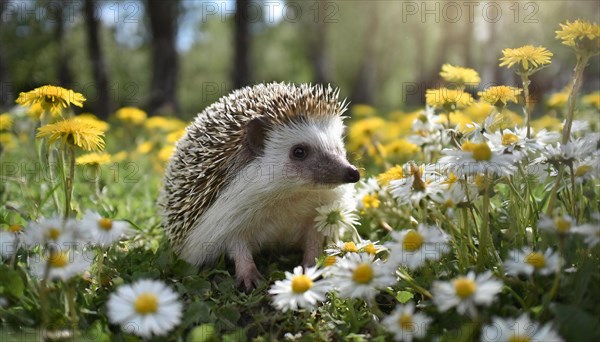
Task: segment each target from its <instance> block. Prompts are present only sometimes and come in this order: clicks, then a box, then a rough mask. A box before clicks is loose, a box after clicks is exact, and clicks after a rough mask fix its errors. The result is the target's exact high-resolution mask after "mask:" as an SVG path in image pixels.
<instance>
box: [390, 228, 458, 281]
mask: <svg viewBox="0 0 600 342" xmlns="http://www.w3.org/2000/svg"><path fill="white" fill-rule="evenodd" d="M449 240H450V238H449V236H448V234H446V233H444V232H443V231H442V230H441V229H439V228H438V227H434V226H427V225H425V224H419V226H418V227H417V229H416V230H414V229H406V230H402V231H395V232H392V241H391V242H388V243H386V244H385V246H386V247H387V248H389V250H390V256H389V258H388V263H389V264H390V265H394V268H396V267H397V266H400V265H404V266H406V267H408V268H410V269H413V270H414V269H417V268H419V267H421V266H423V265H424V264H425V261H427V260H439V259H440V258H441V257H442V254H445V253H448V251H449V247H448V241H449Z"/></svg>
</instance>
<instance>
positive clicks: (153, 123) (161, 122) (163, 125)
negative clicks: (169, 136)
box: [144, 116, 186, 132]
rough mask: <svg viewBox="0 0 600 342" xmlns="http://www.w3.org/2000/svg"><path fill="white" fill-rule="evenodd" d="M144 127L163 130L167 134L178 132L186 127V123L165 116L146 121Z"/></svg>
mask: <svg viewBox="0 0 600 342" xmlns="http://www.w3.org/2000/svg"><path fill="white" fill-rule="evenodd" d="M144 126H145V127H146V128H148V129H150V130H161V131H166V132H172V131H176V130H178V129H181V128H183V127H185V126H186V124H185V122H183V121H181V120H179V119H175V118H166V117H164V116H153V117H151V118H148V120H146V121H144Z"/></svg>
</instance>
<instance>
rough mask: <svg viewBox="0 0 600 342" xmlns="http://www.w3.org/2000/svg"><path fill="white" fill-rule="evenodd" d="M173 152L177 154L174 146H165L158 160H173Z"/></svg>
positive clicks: (159, 153)
mask: <svg viewBox="0 0 600 342" xmlns="http://www.w3.org/2000/svg"><path fill="white" fill-rule="evenodd" d="M173 152H175V146H173V145H168V146H165V147H163V148H161V149H160V151H159V152H158V159H160V160H161V161H163V162H166V161H169V158H171V155H172V154H173Z"/></svg>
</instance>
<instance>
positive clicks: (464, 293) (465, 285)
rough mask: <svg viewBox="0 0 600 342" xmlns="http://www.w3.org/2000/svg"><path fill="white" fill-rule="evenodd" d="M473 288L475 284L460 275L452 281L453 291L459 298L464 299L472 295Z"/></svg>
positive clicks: (475, 288)
mask: <svg viewBox="0 0 600 342" xmlns="http://www.w3.org/2000/svg"><path fill="white" fill-rule="evenodd" d="M475 290H477V284H476V283H475V281H473V280H471V279H469V278H465V277H462V278H458V279H456V280H455V281H454V291H456V295H457V296H459V297H460V298H463V299H464V298H468V297H470V296H472V295H473V293H475Z"/></svg>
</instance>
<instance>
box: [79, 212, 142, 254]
mask: <svg viewBox="0 0 600 342" xmlns="http://www.w3.org/2000/svg"><path fill="white" fill-rule="evenodd" d="M79 225H80V226H81V227H82V228H83V229H85V230H87V231H89V232H90V234H91V238H90V240H91V241H92V243H93V244H94V245H96V246H100V247H104V248H106V247H109V246H110V245H112V244H113V243H114V242H115V241H118V240H119V239H121V238H122V237H124V236H127V235H128V234H130V233H131V232H132V230H131V228H130V226H129V223H128V222H125V221H114V220H112V219H109V218H106V217H102V216H100V214H98V213H94V212H91V211H86V213H85V215H84V216H83V219H82V220H81V221H80V222H79Z"/></svg>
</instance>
